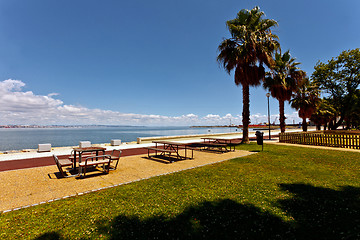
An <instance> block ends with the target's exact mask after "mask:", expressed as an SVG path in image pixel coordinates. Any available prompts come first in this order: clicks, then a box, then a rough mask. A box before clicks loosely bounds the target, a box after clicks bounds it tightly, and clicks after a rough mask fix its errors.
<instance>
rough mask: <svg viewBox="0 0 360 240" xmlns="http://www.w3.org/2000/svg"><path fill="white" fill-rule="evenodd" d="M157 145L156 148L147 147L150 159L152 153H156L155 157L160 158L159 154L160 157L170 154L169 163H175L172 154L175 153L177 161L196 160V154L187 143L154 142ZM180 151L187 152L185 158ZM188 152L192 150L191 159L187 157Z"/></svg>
mask: <svg viewBox="0 0 360 240" xmlns="http://www.w3.org/2000/svg"><path fill="white" fill-rule="evenodd" d="M153 143H155V147H147V150H148V157H149V158H151V156H150V151H151V150H152V151H155V156H159V155H158V154H157V152H160V156H165V155H166V154H168V156H169V161H170V162H173V160H172V159H171V154H172V153H174V155H175V156H176V159H177V160H180V159H193V158H194V152H193V150H194V149H193V148H191V147H189V146H187V144H186V143H180V142H172V141H153ZM179 150H185V156H183V155H180V153H179ZM187 150H191V157H188V156H187Z"/></svg>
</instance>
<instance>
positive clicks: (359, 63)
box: [312, 48, 360, 129]
mask: <svg viewBox="0 0 360 240" xmlns="http://www.w3.org/2000/svg"><path fill="white" fill-rule="evenodd" d="M312 79H313V80H314V81H315V82H317V84H318V85H319V86H320V89H322V90H323V91H324V93H325V94H326V97H327V98H328V99H330V100H331V102H332V103H333V104H334V105H333V107H334V108H335V110H336V113H337V114H338V115H336V116H335V117H334V118H333V120H332V121H331V122H330V125H329V126H331V128H332V129H337V128H338V127H339V126H340V125H341V124H342V123H343V121H344V120H345V118H347V119H350V118H351V115H353V113H354V111H356V109H354V104H353V103H354V102H356V98H357V92H358V88H359V85H360V49H359V48H356V49H353V50H347V51H343V52H342V53H341V54H340V55H339V56H338V57H336V58H332V59H331V60H329V61H328V62H327V63H322V62H320V61H319V62H318V63H317V64H316V66H315V71H314V72H313V74H312ZM357 110H359V109H357Z"/></svg>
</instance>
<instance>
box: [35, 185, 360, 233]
mask: <svg viewBox="0 0 360 240" xmlns="http://www.w3.org/2000/svg"><path fill="white" fill-rule="evenodd" d="M280 187H281V189H282V190H284V191H287V192H289V193H290V194H292V196H293V197H291V198H289V199H286V200H281V201H278V202H276V203H275V204H276V206H277V207H279V208H281V209H282V210H283V211H284V212H286V213H287V214H288V215H289V216H292V217H293V219H294V221H293V222H284V221H283V220H282V219H281V218H279V217H278V216H274V215H272V214H271V213H269V212H266V211H262V210H261V209H259V208H257V207H255V206H253V205H250V204H239V203H237V202H235V201H232V200H229V199H224V200H219V201H214V202H208V201H206V202H203V203H201V204H199V205H197V206H193V207H189V208H187V209H186V210H184V212H182V213H181V214H179V215H177V216H175V217H173V218H170V219H169V218H166V217H164V216H154V217H151V218H147V219H140V218H138V217H136V216H132V217H128V216H124V215H119V216H117V217H115V218H114V219H112V221H111V223H110V224H109V222H101V221H99V222H97V232H98V233H99V235H100V234H102V235H104V236H107V237H109V238H110V239H360V221H359V219H360V217H359V216H360V211H359V210H360V200H359V194H360V188H355V187H343V188H342V189H340V190H333V189H329V188H321V187H314V186H311V185H305V184H281V185H280ZM48 236H49V235H48ZM51 236H52V237H55V238H51ZM49 237H50V238H46V234H44V235H42V236H40V237H39V238H38V239H61V238H57V237H60V235H56V234H55V235H54V233H52V235H50V236H49Z"/></svg>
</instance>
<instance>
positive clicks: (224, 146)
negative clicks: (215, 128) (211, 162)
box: [197, 142, 229, 152]
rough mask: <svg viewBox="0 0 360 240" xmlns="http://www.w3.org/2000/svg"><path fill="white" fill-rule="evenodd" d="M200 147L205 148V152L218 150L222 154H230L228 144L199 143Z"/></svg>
mask: <svg viewBox="0 0 360 240" xmlns="http://www.w3.org/2000/svg"><path fill="white" fill-rule="evenodd" d="M197 144H198V145H200V147H204V149H205V150H218V151H220V152H228V151H229V150H228V149H227V146H228V145H227V144H226V143H217V142H200V143H197Z"/></svg>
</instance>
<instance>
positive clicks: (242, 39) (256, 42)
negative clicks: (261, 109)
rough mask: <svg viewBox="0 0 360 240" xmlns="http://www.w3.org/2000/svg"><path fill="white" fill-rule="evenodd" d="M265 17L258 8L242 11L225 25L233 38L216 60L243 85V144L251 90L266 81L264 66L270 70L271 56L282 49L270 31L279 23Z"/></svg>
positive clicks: (221, 45) (225, 42) (226, 43)
mask: <svg viewBox="0 0 360 240" xmlns="http://www.w3.org/2000/svg"><path fill="white" fill-rule="evenodd" d="M263 15H264V12H261V11H260V9H259V7H255V8H253V9H252V10H247V9H243V10H241V11H240V12H239V13H238V14H237V17H236V18H235V19H233V20H229V21H227V22H226V24H227V27H228V29H229V31H230V34H231V38H229V39H225V40H223V41H222V43H221V44H220V45H219V47H218V51H219V55H218V57H217V61H218V62H219V64H220V65H222V66H223V67H224V69H225V70H226V72H227V73H228V74H230V73H231V71H232V70H235V74H234V79H235V84H236V85H237V86H238V85H242V91H243V113H242V117H243V119H242V121H243V139H242V142H243V143H249V122H250V110H249V108H250V92H249V87H250V86H256V85H259V84H260V83H261V81H262V80H264V77H265V68H264V66H263V65H266V66H268V67H271V65H272V63H273V59H272V53H273V52H274V50H275V49H277V48H278V46H279V43H278V42H277V39H278V37H277V36H276V35H274V34H272V33H271V31H270V28H272V27H273V26H276V25H277V22H276V21H275V20H271V19H262V17H263Z"/></svg>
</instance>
